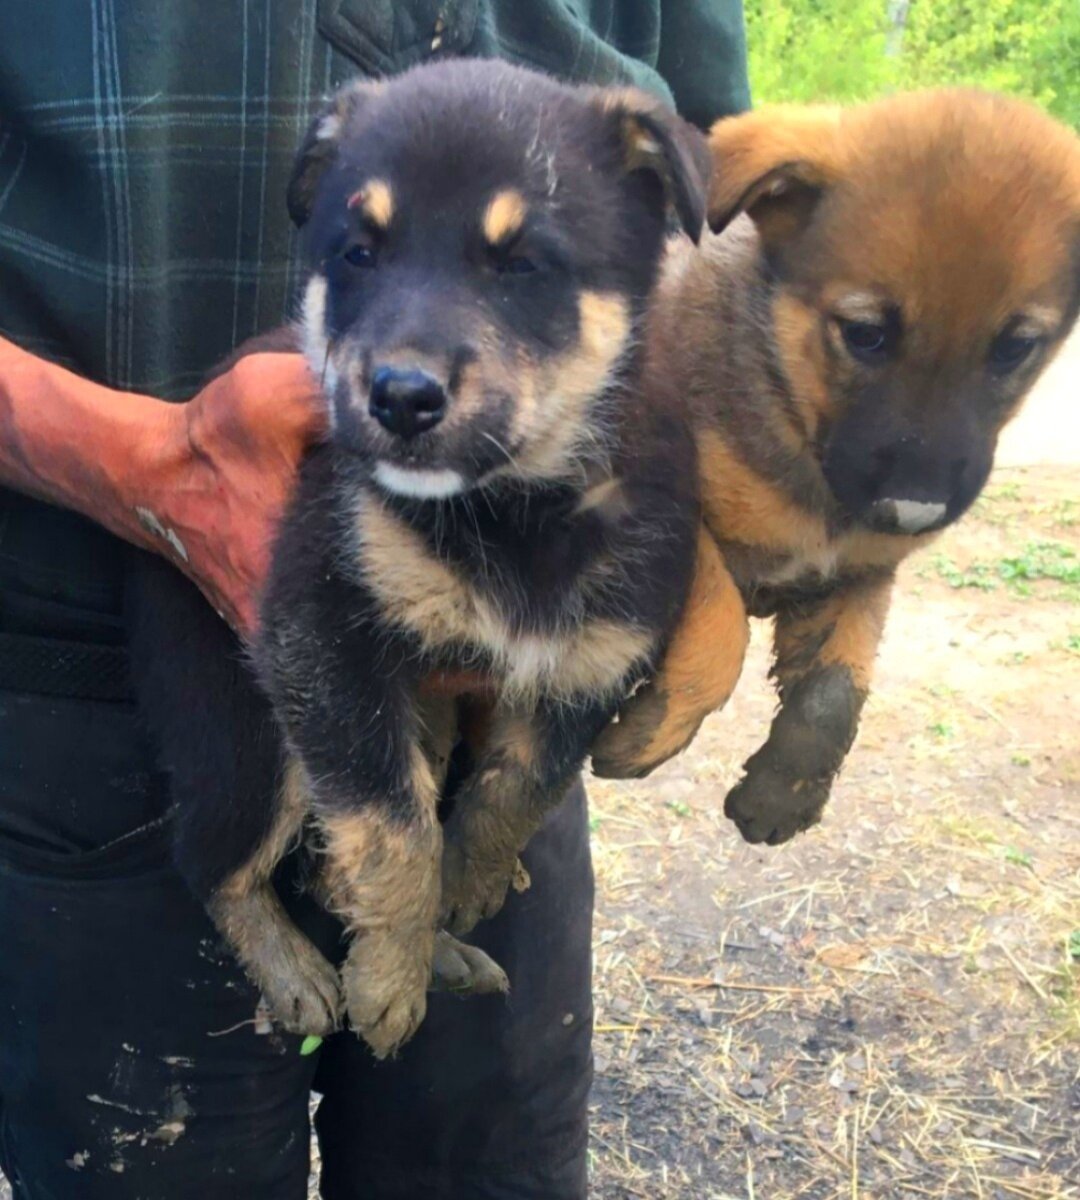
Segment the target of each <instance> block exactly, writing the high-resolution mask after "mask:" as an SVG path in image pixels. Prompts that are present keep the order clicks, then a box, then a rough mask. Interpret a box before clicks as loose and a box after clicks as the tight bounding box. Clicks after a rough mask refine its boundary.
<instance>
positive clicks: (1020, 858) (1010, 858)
mask: <svg viewBox="0 0 1080 1200" xmlns="http://www.w3.org/2000/svg"><path fill="white" fill-rule="evenodd" d="M1005 861H1006V862H1007V863H1012V865H1013V866H1014V867H1027V868H1029V869H1030V868H1031V865H1032V858H1031V855H1030V854H1028V852H1027V851H1026V850H1017V848H1016V847H1015V846H1006V847H1005Z"/></svg>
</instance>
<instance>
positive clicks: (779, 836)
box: [724, 760, 832, 846]
mask: <svg viewBox="0 0 1080 1200" xmlns="http://www.w3.org/2000/svg"><path fill="white" fill-rule="evenodd" d="M831 785H832V780H831V779H798V780H793V779H790V778H788V777H787V776H785V775H782V774H781V773H780V772H778V771H777V770H775V769H774V768H773V767H771V766H769V765H767V764H765V763H762V762H754V761H753V760H751V761H750V762H749V763H747V766H746V774H745V776H744V777H743V779H742V781H741V782H740V783H738V784H736V785H735V787H733V788H732V789H731V791H730V792H728V795H727V799H726V800H725V801H724V813H725V815H726V816H728V817H730V818H731V820H733V821H734V822H735V824H736V825H737V826H738V827H739V832H740V833H741V834H742V836H743V838H744V839H745V840H746V841H748V842H750V843H752V844H754V845H756V844H758V843H760V842H765V843H767V844H768V845H770V846H779V845H780V844H781V843H782V842H787V841H790V840H791V839H792V838H793V837H794V836H795V835H796V834H797V833H802V832H803V831H804V830H807V829H810V828H811V827H812V826H814V825H816V824H817V823H818V822H819V821H820V820H821V815H822V812H823V811H824V808H825V803H826V801H827V800H828V799H829V789H830V787H831Z"/></svg>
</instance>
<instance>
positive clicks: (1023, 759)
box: [1012, 751, 1031, 767]
mask: <svg viewBox="0 0 1080 1200" xmlns="http://www.w3.org/2000/svg"><path fill="white" fill-rule="evenodd" d="M1012 764H1013V766H1014V767H1030V766H1031V759H1030V757H1029V756H1028V755H1026V754H1021V753H1020V752H1019V751H1017V752H1016V753H1015V754H1014V755H1013V756H1012Z"/></svg>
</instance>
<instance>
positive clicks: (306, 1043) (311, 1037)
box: [300, 1033, 323, 1058]
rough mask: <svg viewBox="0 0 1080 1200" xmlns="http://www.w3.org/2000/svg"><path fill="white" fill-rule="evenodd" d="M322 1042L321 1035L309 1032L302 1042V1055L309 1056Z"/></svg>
mask: <svg viewBox="0 0 1080 1200" xmlns="http://www.w3.org/2000/svg"><path fill="white" fill-rule="evenodd" d="M322 1044H323V1040H322V1038H321V1037H318V1036H316V1035H315V1034H314V1033H309V1034H308V1036H307V1037H306V1038H304V1040H303V1041H302V1042H301V1043H300V1054H301V1056H302V1057H304V1058H307V1056H308V1055H309V1054H314V1053H315V1051H316V1050H318V1048H319V1047H320V1046H321V1045H322Z"/></svg>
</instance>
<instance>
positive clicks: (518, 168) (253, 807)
mask: <svg viewBox="0 0 1080 1200" xmlns="http://www.w3.org/2000/svg"><path fill="white" fill-rule="evenodd" d="M707 170H708V156H707V153H706V149H705V143H704V139H703V138H700V135H697V134H696V133H694V131H693V130H691V129H690V128H689V127H687V126H684V125H683V123H682V122H681V121H680V120H679V119H678V118H677V117H676V116H675V115H674V113H672V112H670V111H668V110H666V109H665V108H663V107H662V106H661V105H660V104H658V103H657V102H655V101H653V100H651V99H649V98H648V97H647V96H645V95H642V94H638V93H629V92H603V91H599V90H597V89H588V90H584V89H575V88H571V87H567V86H563V85H561V84H558V83H556V82H554V81H553V80H551V79H548V78H547V77H545V76H541V75H537V74H533V73H531V72H527V71H523V70H520V69H516V68H512V67H508V66H505V65H498V64H495V63H445V64H440V65H437V66H428V67H424V68H420V69H417V70H415V71H413V72H410V73H408V74H406V75H404V76H402V77H400V78H398V79H396V80H394V81H391V82H388V83H367V84H358V85H355V86H352V87H349V88H347V89H346V90H344V91H343V92H341V93H340V94H339V95H338V96H337V97H336V98H335V100H334V101H333V103H332V104H331V105H330V106H329V107H328V108H327V110H326V111H325V112H324V113H323V114H322V116H321V117H320V118H319V119H318V121H316V123H315V125H314V127H313V128H312V130H311V133H310V135H309V137H308V139H307V142H306V144H305V146H304V148H303V150H302V151H301V155H300V159H299V162H298V165H297V168H296V173H295V177H294V180H293V184H292V187H291V190H290V195H289V204H290V209H291V212H292V214H293V217H294V219H295V220H296V221H297V222H298V223H299V224H300V225H301V226H303V227H304V231H305V238H306V246H307V258H308V262H309V264H310V274H309V278H308V281H307V285H306V292H305V300H304V314H303V320H302V335H303V339H304V344H305V349H306V353H307V354H308V356H309V358H310V361H311V363H312V366H313V368H314V370H315V371H316V373H317V374H318V375H319V376H320V377H321V378H322V380H323V382H324V387H325V393H326V399H327V403H328V406H329V411H330V415H331V425H332V432H331V435H330V439H329V443H328V444H327V445H325V446H324V447H322V448H320V449H318V450H316V451H315V452H313V453H312V454H311V456H310V457H309V459H308V460H307V461H306V463H305V464H304V466H303V469H302V472H301V480H300V484H299V491H298V496H297V498H296V501H295V503H294V504H293V506H292V509H291V511H290V513H289V514H288V517H287V519H286V522H285V526H284V529H283V532H282V535H281V538H280V542H279V544H278V546H277V548H276V551H275V554H274V562H273V569H272V572H271V579H270V582H269V585H268V589H267V594H266V597H265V602H264V604H263V608H262V626H261V633H260V636H259V639H258V643H257V645H256V646H255V647H254V649H253V657H254V661H255V664H256V667H257V670H258V674H259V677H260V680H261V683H262V685H263V689H264V692H265V694H266V696H267V697H269V701H270V704H271V707H272V710H273V714H274V716H275V717H276V719H277V722H278V724H279V726H280V729H281V730H282V732H283V734H284V741H285V745H286V752H285V754H284V755H283V756H282V757H281V759H280V761H275V762H274V763H273V768H274V770H273V774H276V776H277V778H276V779H274V778H273V777H272V778H271V779H270V780H269V782H268V781H267V779H266V778H265V775H266V766H265V763H266V761H267V754H268V753H269V751H268V750H267V747H272V746H274V745H276V739H275V737H274V730H273V729H272V727H271V726H270V725H269V723H268V722H267V721H265V720H264V722H263V724H262V725H261V727H259V731H258V737H259V738H261V742H260V741H258V740H257V739H256V738H253V736H252V734H251V732H250V726H251V721H250V719H249V718H247V717H245V718H244V719H243V720H240V719H237V718H235V717H234V716H232V715H231V714H230V705H233V706H235V705H237V704H240V703H241V701H240V700H238V699H237V697H238V695H239V693H238V691H237V687H238V680H237V679H232V680H230V681H227V682H224V683H221V684H220V685H219V686H218V687H216V688H215V686H214V685H213V683H210V684H209V685H208V682H207V674H206V672H207V669H208V658H209V657H211V655H209V654H208V653H207V652H206V651H205V650H203V651H202V652H201V654H200V657H201V660H202V661H201V662H192V661H191V656H190V655H189V658H188V672H189V675H188V678H186V679H185V678H182V677H181V678H179V679H178V678H177V672H176V669H175V668H172V667H170V665H169V664H168V663H161V662H160V656H158V659H159V661H158V664H157V666H156V667H155V668H154V669H155V671H156V672H157V678H156V679H154V680H152V681H151V682H152V685H153V686H152V687H150V688H147V689H146V690H147V691H152V692H153V696H152V697H149V699H150V701H151V702H150V704H149V708H150V710H151V711H152V713H153V714H154V717H155V723H156V724H157V726H158V728H159V731H160V733H161V736H162V740H163V741H164V742H165V744H166V750H167V757H168V759H169V761H170V763H171V764H172V766H173V768H174V774H175V775H176V778H177V789H176V790H177V800H178V805H179V817H178V861H179V862H180V864H181V866H182V868H183V869H184V870H185V872H186V873H187V875H188V877H189V879H191V881H192V882H193V884H194V886H195V888H196V890H197V892H198V894H199V895H201V896H202V897H203V898H204V899H205V900H206V901H207V903H208V906H209V908H210V911H211V914H212V915H213V916H214V918H215V920H216V921H217V923H218V925H219V927H220V928H221V930H222V931H223V933H224V934H225V935H226V937H227V938H228V939H229V941H230V942H231V943H232V945H233V947H234V948H235V949H236V951H237V953H238V955H239V957H240V959H241V960H242V961H243V963H244V964H245V966H246V967H247V969H248V971H249V973H250V974H251V976H252V977H253V979H254V980H255V981H256V982H257V983H258V984H259V985H260V986H261V987H262V988H263V990H264V993H265V994H266V996H267V997H268V999H269V1000H270V1002H271V1004H272V1006H273V1008H274V1010H275V1012H276V1014H277V1015H278V1016H279V1017H280V1018H281V1019H282V1020H283V1021H284V1023H285V1024H286V1025H287V1026H288V1027H290V1028H294V1029H298V1030H302V1031H304V1032H312V1033H321V1032H324V1031H326V1030H327V1029H329V1028H331V1027H332V1026H333V1024H334V1022H335V1020H336V1018H337V1015H338V1004H339V1002H338V985H337V978H336V975H335V973H334V972H333V971H332V970H331V968H330V967H329V964H327V963H326V962H325V961H323V960H322V958H321V956H319V955H318V953H317V952H316V951H315V950H314V948H313V947H312V946H311V945H310V944H309V943H307V942H306V941H305V939H304V938H303V937H302V936H301V934H300V933H299V931H298V930H297V929H296V928H295V927H294V926H293V925H292V924H291V923H290V922H289V921H288V919H287V918H286V917H285V915H284V913H283V911H282V909H281V905H280V903H279V901H278V899H277V897H276V895H275V894H274V891H273V887H272V883H271V873H272V871H273V869H274V867H275V865H276V863H277V862H278V860H279V859H280V858H281V856H282V854H283V853H284V851H285V849H286V848H287V847H288V846H289V845H290V844H291V843H292V842H293V841H294V840H295V839H297V838H298V837H299V836H301V834H302V831H303V830H304V829H305V826H306V827H307V828H308V830H309V831H310V836H311V837H312V838H313V839H314V840H315V841H317V843H318V847H319V851H320V864H321V876H322V879H321V891H322V895H323V896H324V897H325V899H326V902H327V904H328V905H329V906H330V907H331V908H332V909H333V910H334V911H335V912H336V913H338V914H339V915H340V916H341V917H342V919H343V920H344V922H345V925H346V927H347V931H348V934H349V936H350V939H351V944H350V948H349V951H348V957H347V961H346V963H345V966H344V968H343V972H342V981H343V984H344V1001H345V1007H346V1009H347V1012H348V1016H349V1020H350V1022H351V1025H352V1027H353V1028H354V1029H355V1030H356V1031H357V1032H358V1033H360V1034H361V1035H362V1036H363V1037H364V1038H365V1039H366V1040H367V1041H368V1042H369V1044H370V1045H371V1046H372V1048H373V1049H374V1050H375V1052H376V1053H377V1054H380V1055H382V1054H386V1053H389V1052H391V1051H392V1050H393V1049H394V1048H395V1047H396V1046H398V1045H399V1044H400V1043H401V1042H403V1041H404V1040H405V1039H406V1038H408V1037H409V1036H410V1035H411V1033H412V1032H413V1031H414V1029H415V1028H416V1026H417V1024H418V1022H419V1021H420V1020H421V1019H422V1016H423V1014H424V1010H425V992H426V990H427V988H428V984H429V978H430V976H431V973H432V964H433V954H434V952H435V944H436V928H437V926H438V924H439V923H440V909H441V911H442V917H443V922H444V923H446V924H448V925H449V927H450V929H451V930H452V931H454V932H458V933H461V932H466V931H468V930H469V929H470V928H471V927H472V926H473V924H474V923H475V922H476V921H477V920H478V919H479V918H480V917H482V916H487V915H491V914H492V913H494V912H495V911H497V910H498V908H499V907H500V906H501V904H502V903H503V900H504V897H505V894H506V891H507V887H508V885H509V884H510V882H511V879H512V877H513V876H514V872H515V868H516V864H517V855H518V852H519V850H520V849H521V848H522V847H523V846H524V845H525V843H526V842H527V841H528V839H529V837H530V836H531V835H532V833H533V832H534V831H535V830H536V829H537V827H538V826H539V825H540V823H541V822H542V820H543V818H544V816H545V814H546V813H547V811H548V810H549V809H550V808H551V807H552V806H553V805H554V804H556V803H557V802H558V801H559V800H560V799H561V796H562V794H563V792H564V790H565V788H566V787H567V785H568V784H569V783H570V781H571V779H572V778H573V776H574V774H575V773H576V772H577V771H578V770H579V769H580V767H581V764H582V762H583V760H584V759H585V757H586V754H587V752H588V749H589V745H590V742H591V741H592V739H593V738H594V737H595V735H596V734H597V732H598V731H599V730H600V729H602V728H603V727H604V725H605V724H606V723H607V722H608V721H609V720H610V719H611V717H612V714H613V713H614V711H615V708H616V707H617V705H618V703H619V701H620V700H621V699H622V697H623V696H624V695H625V694H626V691H627V689H628V688H629V687H630V686H631V685H632V683H633V682H634V681H635V680H636V679H637V678H639V677H640V676H641V675H642V674H643V673H644V672H646V671H647V670H648V669H649V668H650V666H651V665H654V660H655V658H656V657H657V656H658V652H659V649H660V647H661V646H662V644H663V642H664V639H665V637H666V635H667V634H668V632H669V631H670V629H671V628H672V627H673V625H674V623H675V620H676V618H677V616H678V614H679V611H680V608H681V604H682V602H683V599H684V597H685V593H686V590H687V587H688V585H689V580H690V576H691V571H692V563H693V543H694V531H695V528H696V525H697V522H698V519H699V518H698V511H699V510H698V508H697V499H696V489H695V471H694V444H693V440H692V437H691V434H690V430H689V428H688V425H687V424H686V423H685V421H683V420H682V419H681V418H680V417H679V416H678V415H677V413H671V414H669V413H666V412H665V411H664V410H663V409H661V408H659V407H658V406H656V405H652V404H646V403H645V402H644V400H643V397H642V394H641V390H640V380H639V350H638V338H637V336H636V333H637V330H638V325H639V321H640V320H641V318H642V316H643V313H644V310H645V306H646V301H647V299H648V297H649V294H650V291H651V289H652V286H653V283H654V280H655V276H656V273H657V267H658V263H659V260H660V256H661V251H662V247H663V244H664V239H665V235H666V230H667V226H668V221H669V217H670V215H671V213H672V211H674V213H675V214H676V215H677V217H678V219H679V221H680V222H681V224H682V226H683V228H684V229H685V230H686V231H687V232H688V233H689V234H690V235H691V236H692V237H695V238H696V237H697V235H698V233H699V232H700V228H701V225H702V224H703V221H704V210H705V201H706V192H705V176H706V174H707ZM155 637H157V638H162V637H163V633H162V631H161V629H160V628H158V629H157V630H156V631H155V630H153V629H151V630H150V631H149V635H147V633H146V631H145V628H144V635H143V640H144V644H145V645H146V646H147V647H148V648H147V650H146V653H145V655H144V656H143V657H144V658H152V657H153V641H154V638H155ZM170 642H171V644H175V631H174V632H173V633H172V634H171V635H170ZM169 672H171V677H170V676H169ZM434 672H442V673H444V675H445V674H451V675H452V674H454V673H455V672H457V673H461V672H479V673H480V674H481V675H482V676H483V677H485V678H486V679H487V680H488V681H490V686H491V688H492V689H493V691H494V694H495V700H494V703H493V705H492V707H491V710H490V712H489V713H488V714H487V720H486V733H485V738H484V741H483V745H482V747H481V749H480V750H479V753H478V759H477V761H476V763H475V766H474V769H473V770H472V771H471V773H470V774H469V775H468V777H467V778H466V779H465V781H464V783H463V785H462V787H461V789H460V790H459V792H458V793H457V795H456V798H455V801H454V806H453V811H452V813H451V814H450V816H449V818H448V820H447V822H446V825H445V833H444V829H443V827H442V826H441V824H440V820H439V814H438V813H437V811H436V809H437V805H438V804H439V796H440V787H441V783H442V776H443V770H444V766H445V762H446V758H447V755H448V752H449V745H450V742H451V741H452V738H453V735H454V731H455V729H456V728H457V725H458V721H459V714H458V713H457V711H455V708H454V704H453V702H452V701H437V700H435V699H434V698H433V697H432V696H431V695H427V696H426V697H425V692H424V688H423V684H424V680H425V678H426V677H428V676H430V675H431V674H432V673H434ZM235 674H236V675H239V671H236V672H235ZM155 697H156V699H155ZM243 703H244V704H247V705H248V706H249V707H250V700H245V701H243ZM262 711H263V713H264V716H265V715H266V710H265V706H264V708H263V710H262ZM241 726H244V728H241ZM237 739H239V744H238V745H235V746H234V745H231V744H230V743H231V742H236V741H237ZM207 745H211V746H212V747H213V749H212V761H213V764H214V766H215V767H216V768H220V775H219V777H217V778H215V777H214V776H213V774H212V772H211V771H209V770H207V769H206V767H205V766H199V767H198V768H196V767H195V766H194V765H193V764H195V763H199V764H205V763H206V762H207V759H208V752H207V749H206V747H207ZM260 745H261V746H262V748H263V753H262V756H261V758H260V753H259V747H260ZM230 754H231V755H233V756H234V757H237V756H238V761H239V762H240V763H241V764H243V763H244V759H245V756H247V758H250V759H251V760H252V761H255V760H258V761H259V765H258V766H257V769H254V770H253V769H250V768H249V767H248V766H244V765H241V766H240V767H238V766H236V765H235V764H234V763H232V762H226V760H228V759H229V756H230ZM444 846H445V852H444ZM440 896H441V903H440ZM440 946H441V950H442V952H443V954H444V955H447V954H448V955H449V956H450V957H451V958H452V959H454V961H455V963H456V969H458V970H460V971H464V972H465V973H466V974H467V973H468V970H469V969H470V968H475V970H478V971H480V972H481V973H482V972H483V971H484V969H485V966H487V967H490V964H484V963H483V962H481V963H479V965H478V964H477V962H476V960H475V959H473V958H470V953H471V952H470V950H469V949H468V948H463V947H457V946H455V945H453V944H452V943H448V942H447V941H446V939H445V937H444V939H443V941H442V942H441V943H440ZM463 960H464V962H463ZM444 973H445V972H444Z"/></svg>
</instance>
